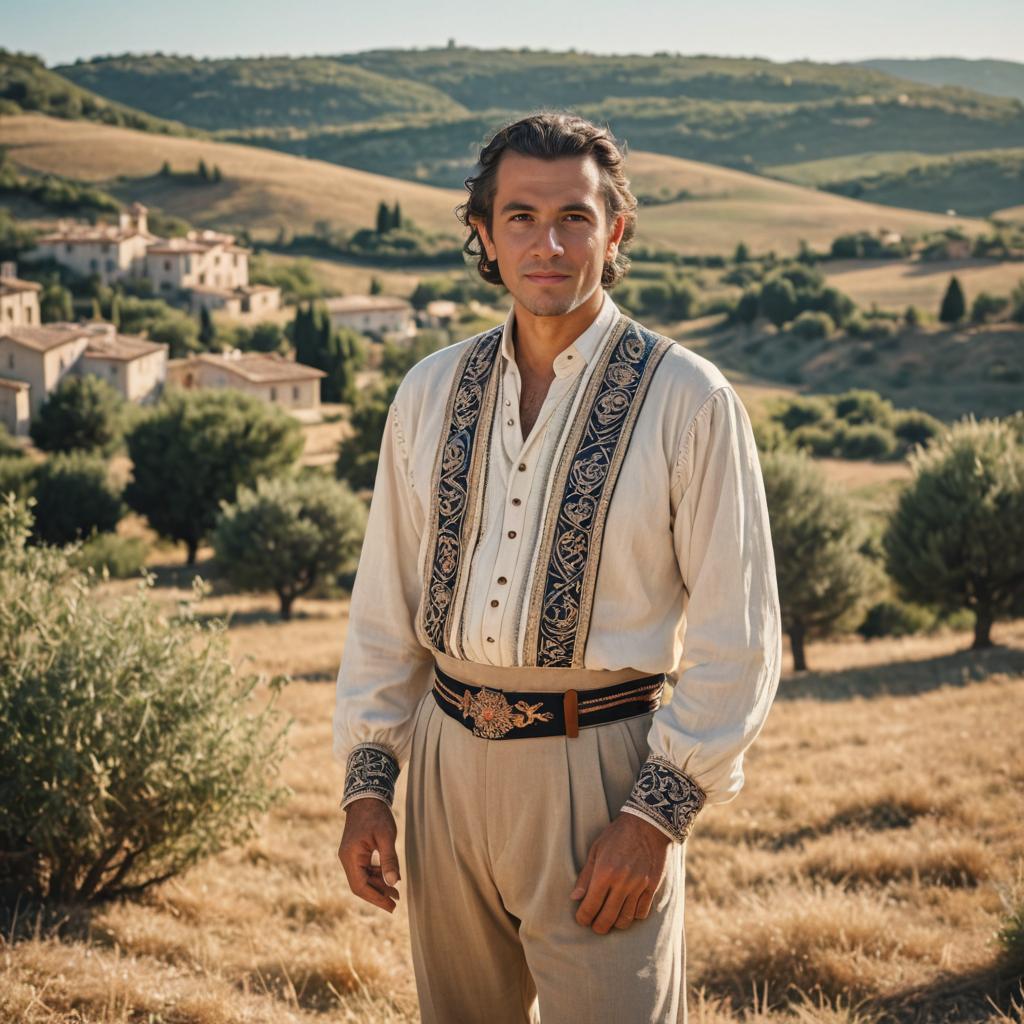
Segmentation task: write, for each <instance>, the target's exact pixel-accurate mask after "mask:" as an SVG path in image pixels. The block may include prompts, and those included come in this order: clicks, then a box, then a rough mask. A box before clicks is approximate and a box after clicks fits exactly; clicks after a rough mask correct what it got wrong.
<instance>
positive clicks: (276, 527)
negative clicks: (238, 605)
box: [213, 474, 366, 619]
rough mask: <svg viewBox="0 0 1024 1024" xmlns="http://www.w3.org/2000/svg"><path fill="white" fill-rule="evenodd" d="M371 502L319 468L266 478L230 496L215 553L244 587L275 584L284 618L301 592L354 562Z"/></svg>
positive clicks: (272, 587) (218, 529)
mask: <svg viewBox="0 0 1024 1024" xmlns="http://www.w3.org/2000/svg"><path fill="white" fill-rule="evenodd" d="M365 530H366V506H365V505H364V504H363V502H361V501H360V500H359V498H357V497H356V496H355V495H354V494H353V493H352V491H351V490H350V488H349V486H348V485H347V484H346V483H344V482H341V481H336V480H332V479H330V478H329V477H326V476H323V475H320V474H317V475H312V476H308V477H302V478H294V477H293V478H279V479H276V480H260V481H258V482H257V484H256V487H255V488H249V487H242V488H239V491H238V497H237V498H236V499H235V501H234V502H233V503H231V504H229V503H227V502H223V503H222V505H221V515H220V518H219V520H218V521H217V526H216V529H215V530H214V533H213V547H214V551H215V553H216V559H217V562H218V564H219V565H220V567H221V569H222V571H223V572H224V574H225V575H226V576H227V578H228V579H229V580H230V581H231V583H232V584H234V585H235V586H236V587H238V588H240V589H242V590H272V591H273V592H274V593H275V594H277V597H278V600H279V601H280V604H281V618H282V619H290V618H291V612H292V604H293V603H294V601H295V599H296V598H297V597H301V596H302V595H303V594H308V593H309V592H310V591H311V590H312V589H313V588H314V587H315V586H316V585H317V584H318V583H320V582H322V581H324V580H326V579H327V578H329V577H331V576H333V575H335V574H336V573H339V572H343V571H345V570H346V569H353V568H355V562H356V559H357V557H358V554H359V548H360V546H361V544H362V540H363V533H364V532H365Z"/></svg>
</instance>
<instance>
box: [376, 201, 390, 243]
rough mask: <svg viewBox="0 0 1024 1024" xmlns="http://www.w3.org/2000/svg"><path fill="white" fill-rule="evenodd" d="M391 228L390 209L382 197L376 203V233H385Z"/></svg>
mask: <svg viewBox="0 0 1024 1024" xmlns="http://www.w3.org/2000/svg"><path fill="white" fill-rule="evenodd" d="M390 230H391V211H390V210H389V209H388V204H387V203H385V202H384V200H383V199H382V200H381V201H380V202H379V203H378V204H377V234H378V235H386V234H387V233H388V232H389V231H390Z"/></svg>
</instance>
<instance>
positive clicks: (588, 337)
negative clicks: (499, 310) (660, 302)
mask: <svg viewBox="0 0 1024 1024" xmlns="http://www.w3.org/2000/svg"><path fill="white" fill-rule="evenodd" d="M618 318H619V307H618V306H616V305H615V303H614V301H613V300H612V297H611V296H610V295H609V294H608V293H607V292H605V293H604V301H603V302H602V303H601V308H600V310H598V313H597V316H596V317H594V319H593V320H592V321H591V323H590V326H589V327H588V328H587V329H586V330H585V331H584V332H583V333H582V334H581V335H580V336H579V337H578V338H577V339H576V340H575V341H574V342H573V343H572V344H571V345H569V346H567V347H566V348H564V349H562V351H561V352H559V353H558V355H557V356H555V360H554V364H553V368H554V371H555V376H556V377H564V376H566V375H567V374H570V373H573V372H574V371H575V370H577V369H578V368H579V367H580V366H582V365H584V364H586V363H588V362H589V361H590V360H591V359H593V358H594V355H595V354H596V353H597V351H598V349H599V348H600V345H601V342H602V341H603V340H604V338H605V336H606V335H607V333H608V331H609V330H610V329H611V327H612V325H613V324H614V323H615V322H616V320H618ZM514 321H515V306H513V307H512V309H510V310H509V312H508V316H507V317H506V318H505V326H504V328H503V329H502V332H501V354H502V355H503V356H504V357H505V359H506V360H507V361H508V362H515V346H514V345H513V344H512V325H513V323H514Z"/></svg>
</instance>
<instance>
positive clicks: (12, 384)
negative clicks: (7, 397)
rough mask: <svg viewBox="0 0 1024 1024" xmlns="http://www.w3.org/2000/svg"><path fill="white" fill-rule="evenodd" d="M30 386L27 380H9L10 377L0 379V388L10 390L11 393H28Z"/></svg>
mask: <svg viewBox="0 0 1024 1024" xmlns="http://www.w3.org/2000/svg"><path fill="white" fill-rule="evenodd" d="M31 386H32V385H31V384H29V382H28V381H27V380H11V379H10V377H0V388H10V390H11V391H28V389H29V388H30V387H31Z"/></svg>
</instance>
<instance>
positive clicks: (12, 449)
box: [0, 423, 25, 459]
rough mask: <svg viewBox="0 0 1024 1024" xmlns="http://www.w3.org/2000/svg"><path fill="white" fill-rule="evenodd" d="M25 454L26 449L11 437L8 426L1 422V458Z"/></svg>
mask: <svg viewBox="0 0 1024 1024" xmlns="http://www.w3.org/2000/svg"><path fill="white" fill-rule="evenodd" d="M24 454H25V451H24V449H23V448H22V447H21V445H20V444H18V442H17V441H15V440H14V438H13V437H11V435H10V433H9V432H8V430H7V428H6V427H5V426H4V425H3V424H2V423H0V459H5V458H8V457H9V456H18V455H24Z"/></svg>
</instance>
